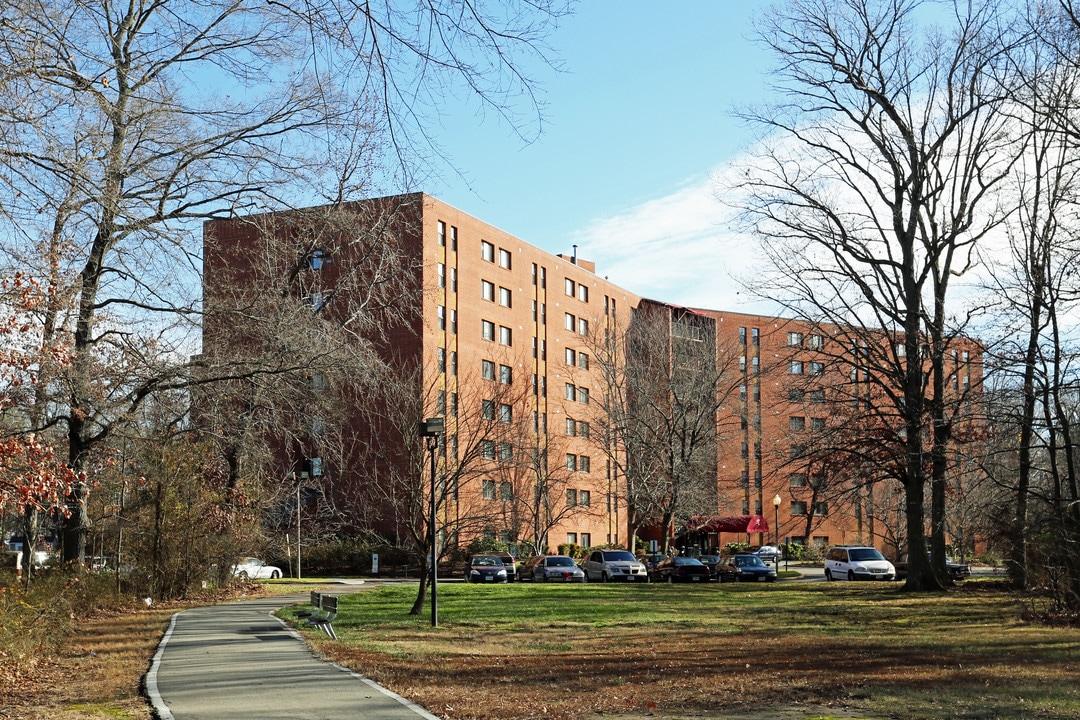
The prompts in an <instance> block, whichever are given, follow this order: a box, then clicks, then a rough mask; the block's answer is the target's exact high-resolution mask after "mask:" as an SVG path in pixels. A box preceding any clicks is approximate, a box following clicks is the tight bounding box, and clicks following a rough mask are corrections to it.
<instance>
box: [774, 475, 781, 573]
mask: <svg viewBox="0 0 1080 720" xmlns="http://www.w3.org/2000/svg"><path fill="white" fill-rule="evenodd" d="M780 502H781V500H780V494H779V493H777V495H776V497H774V498H773V499H772V505H773V510H774V512H775V515H774V518H773V521H774V523H775V525H776V527H775V528H773V530H774V532H775V533H776V549H777V550H779V549H780ZM776 569H777V570H780V556H779V555H777V556H776Z"/></svg>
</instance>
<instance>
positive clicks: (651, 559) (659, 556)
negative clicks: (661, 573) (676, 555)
mask: <svg viewBox="0 0 1080 720" xmlns="http://www.w3.org/2000/svg"><path fill="white" fill-rule="evenodd" d="M665 558H667V555H665V554H664V553H653V554H651V555H643V556H641V557H639V558H638V559H639V560H641V562H642V564H644V565H645V572H646V573H648V574H649V576H650V577H651V576H652V574H653V571H654V570H656V566H657V565H658V564H659V563H660V561H661V560H664V559H665Z"/></svg>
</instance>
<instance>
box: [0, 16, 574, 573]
mask: <svg viewBox="0 0 1080 720" xmlns="http://www.w3.org/2000/svg"><path fill="white" fill-rule="evenodd" d="M560 12H561V9H560V8H559V7H558V5H557V4H556V3H554V2H548V0H541V2H533V1H531V0H529V1H525V0H521V1H518V0H509V1H508V2H495V3H477V2H469V3H463V4H462V3H454V2H449V1H448V0H446V1H443V0H436V2H425V3H416V4H415V5H408V4H407V3H405V2H403V3H401V4H400V5H396V4H393V3H382V4H379V3H366V2H364V3H361V2H329V1H326V2H322V1H318V2H308V3H304V4H303V6H302V7H301V6H294V5H293V4H290V3H249V2H227V1H225V0H220V1H219V0H211V1H210V2H205V3H198V4H192V3H187V2H178V1H175V0H161V1H157V2H151V1H150V0H138V1H136V2H131V3H113V2H112V1H111V0H97V1H96V2H90V3H86V2H75V1H74V0H55V1H52V0H47V1H37V0H14V1H13V2H9V3H7V4H6V5H5V8H4V11H3V16H2V20H0V24H2V28H3V32H2V33H0V67H3V68H5V70H4V71H2V76H0V118H3V128H4V132H3V137H2V138H0V140H2V143H0V163H2V164H3V168H4V172H2V173H0V183H3V188H4V193H5V197H4V200H3V202H2V203H0V205H2V207H3V212H4V216H3V217H4V219H5V220H6V227H5V237H10V238H12V240H11V241H10V242H5V248H4V249H5V251H6V253H7V255H8V257H9V258H10V260H11V262H13V263H15V264H18V263H20V262H22V261H23V260H26V259H30V260H32V261H34V262H35V263H37V262H38V261H39V260H42V259H44V258H43V257H42V256H41V254H40V253H39V252H38V250H37V249H38V248H40V247H43V246H48V247H49V248H50V251H49V253H48V257H49V259H50V260H51V259H52V258H55V257H57V253H54V252H53V249H55V248H59V247H61V246H63V247H65V248H67V249H69V250H70V254H68V253H64V254H62V255H61V256H60V257H62V258H63V259H64V261H65V262H63V264H61V265H59V266H58V274H59V276H61V277H62V279H61V280H60V281H59V282H58V283H57V287H63V286H66V285H70V286H71V287H72V288H73V291H72V292H71V294H70V306H69V307H68V308H66V310H67V311H68V314H67V316H66V317H63V319H64V321H65V324H64V325H63V326H61V325H59V324H57V325H56V326H55V329H56V331H57V332H62V333H63V334H64V335H66V336H68V337H70V346H71V348H72V350H73V354H74V357H73V361H72V363H71V366H70V368H68V369H66V370H65V372H64V373H63V377H62V378H58V379H57V381H56V383H55V385H53V386H50V387H51V391H50V392H51V397H50V400H51V403H50V405H51V407H53V408H55V410H51V411H50V417H48V418H42V419H40V421H39V425H40V426H42V427H44V426H50V425H57V426H59V427H62V428H63V431H64V432H65V434H66V444H67V456H68V462H69V463H70V465H71V466H72V467H73V468H75V469H77V470H82V469H84V468H86V467H87V466H88V455H89V453H90V452H91V450H92V449H93V448H94V447H95V446H96V445H98V444H99V443H102V442H103V440H104V439H105V438H107V436H108V435H109V433H110V432H111V431H112V429H113V428H114V427H116V426H117V424H118V423H122V422H124V419H125V418H126V417H128V416H130V415H131V414H132V413H134V412H135V410H136V409H137V407H138V405H139V404H140V403H142V402H143V401H144V400H145V399H146V398H147V397H149V396H150V395H152V394H153V393H154V392H157V391H159V390H161V389H168V388H178V387H185V386H187V385H188V384H190V382H191V381H192V378H191V377H190V376H189V375H188V368H187V367H186V363H185V362H184V358H185V357H186V356H187V355H189V354H191V352H192V350H193V347H194V345H195V343H196V341H195V340H194V338H193V335H194V334H195V333H197V331H198V328H197V324H196V322H197V320H198V310H199V306H198V297H197V290H198V272H199V269H200V266H201V258H200V257H199V247H198V243H197V231H198V222H199V221H201V220H204V219H207V218H212V217H221V216H228V215H233V214H236V213H240V212H245V211H251V210H263V209H277V208H280V207H283V206H287V205H288V204H289V203H288V202H287V200H286V198H289V197H291V198H294V199H300V200H302V201H303V204H310V203H311V202H312V200H314V199H316V198H321V199H323V200H324V201H326V202H331V203H335V204H337V203H340V202H341V201H342V200H344V199H347V198H349V197H351V196H353V195H355V194H356V193H358V192H361V191H366V189H367V188H369V187H370V186H371V181H372V176H373V174H375V173H378V172H384V171H386V167H387V166H386V165H385V163H383V162H382V161H383V160H384V159H385V158H386V157H387V156H390V157H392V158H397V159H398V160H399V161H400V160H408V159H410V158H412V157H413V151H427V152H430V151H431V150H436V151H437V149H438V148H437V144H436V143H435V142H434V140H433V138H431V137H430V136H428V135H426V133H425V130H426V129H427V127H428V124H427V123H428V122H429V121H430V119H431V115H432V114H433V108H435V107H436V103H435V101H436V100H437V99H438V98H439V96H440V94H441V93H443V92H445V91H447V88H453V87H461V86H463V87H464V88H465V89H466V90H467V92H468V93H470V95H471V97H473V98H476V99H477V100H478V102H479V103H480V104H481V105H482V106H483V107H484V108H487V109H490V110H495V111H496V112H499V113H501V114H503V115H504V116H505V117H507V118H508V119H510V120H512V121H520V120H522V117H521V116H520V115H518V114H517V110H518V109H521V108H522V107H523V106H521V105H517V104H516V99H517V98H520V97H524V98H526V102H525V104H524V109H525V110H528V109H530V108H531V109H533V110H535V109H536V108H537V107H538V106H537V104H536V103H535V98H534V96H533V95H532V89H533V83H532V80H531V78H530V76H529V75H528V74H527V73H526V72H525V71H524V69H523V68H524V65H523V64H522V63H521V62H520V61H521V59H522V57H523V56H528V55H533V56H535V55H539V56H540V57H541V58H542V59H546V57H545V56H544V52H545V51H544V48H543V46H542V40H543V36H544V34H545V33H546V31H547V30H548V29H549V27H550V25H551V23H552V22H553V21H554V20H555V19H556V18H557V17H558V15H559V14H560ZM516 127H519V128H520V127H522V125H516ZM417 166H420V167H423V166H424V165H423V163H418V164H417ZM397 167H398V168H399V170H400V171H401V173H402V174H403V175H404V176H405V177H406V178H407V177H409V176H411V174H412V172H411V167H412V166H411V165H409V164H407V163H406V164H401V163H400V162H399V164H398V165H397ZM389 172H393V166H392V165H391V166H390V169H389ZM41 238H48V240H47V241H46V242H45V243H44V244H43V243H41V242H40V239H41ZM38 266H39V265H37V264H35V265H33V266H32V267H38ZM39 275H40V276H42V277H46V276H49V273H48V272H42V273H39ZM61 296H66V295H65V294H59V295H58V296H57V297H61ZM61 317H62V316H61V313H60V312H59V311H54V312H52V313H51V314H47V315H46V319H45V322H46V323H48V322H50V318H51V321H55V322H58V321H59V320H61ZM147 348H152V352H149V351H148V350H147ZM102 368H109V369H115V370H116V374H115V375H111V376H109V377H107V378H106V377H105V376H103V374H102V372H101V370H102ZM211 379H212V378H210V377H209V376H208V375H207V374H205V373H204V374H203V375H201V376H200V378H199V382H208V381H210V380H211ZM86 491H87V486H86V485H84V484H79V485H78V486H77V487H76V488H75V490H74V492H73V494H72V495H71V498H70V503H69V507H70V511H71V521H70V522H69V523H68V525H67V532H66V533H65V548H64V553H65V557H66V558H68V559H76V558H81V557H82V555H83V553H84V544H85V537H86V517H85V513H84V508H85V494H86Z"/></svg>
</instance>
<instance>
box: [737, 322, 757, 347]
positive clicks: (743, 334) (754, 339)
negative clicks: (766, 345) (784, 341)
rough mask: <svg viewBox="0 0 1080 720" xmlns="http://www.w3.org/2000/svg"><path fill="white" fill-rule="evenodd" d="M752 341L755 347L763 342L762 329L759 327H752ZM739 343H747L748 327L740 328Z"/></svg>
mask: <svg viewBox="0 0 1080 720" xmlns="http://www.w3.org/2000/svg"><path fill="white" fill-rule="evenodd" d="M750 341H751V344H752V345H753V346H754V347H757V346H758V345H760V344H761V331H760V330H758V329H757V328H750ZM739 344H740V345H746V328H744V327H741V328H739Z"/></svg>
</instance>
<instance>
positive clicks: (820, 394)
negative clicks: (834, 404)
mask: <svg viewBox="0 0 1080 720" xmlns="http://www.w3.org/2000/svg"><path fill="white" fill-rule="evenodd" d="M824 402H825V391H824V390H811V391H810V404H811V405H821V404H823V403H824Z"/></svg>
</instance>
